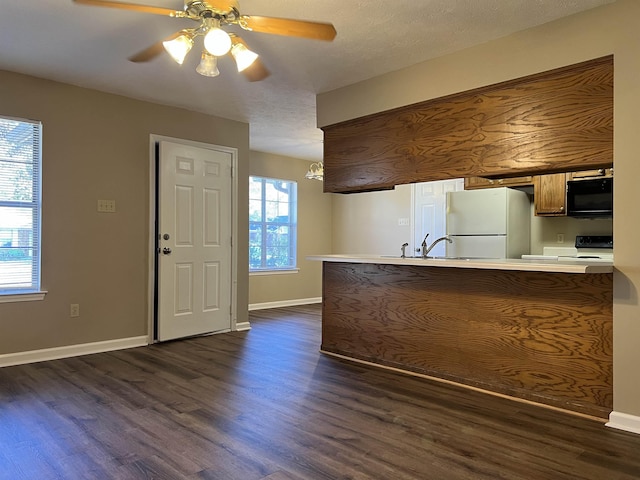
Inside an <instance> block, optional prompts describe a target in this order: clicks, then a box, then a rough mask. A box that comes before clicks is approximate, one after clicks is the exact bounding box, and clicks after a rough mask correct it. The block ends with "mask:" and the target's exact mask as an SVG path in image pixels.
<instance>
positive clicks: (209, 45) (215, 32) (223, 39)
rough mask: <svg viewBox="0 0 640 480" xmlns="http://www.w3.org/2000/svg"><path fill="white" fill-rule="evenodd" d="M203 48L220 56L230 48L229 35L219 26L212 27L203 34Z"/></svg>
mask: <svg viewBox="0 0 640 480" xmlns="http://www.w3.org/2000/svg"><path fill="white" fill-rule="evenodd" d="M204 48H206V49H207V51H208V52H209V53H210V54H211V55H215V56H216V57H221V56H222V55H225V54H226V53H227V52H228V51H229V49H230V48H231V37H230V36H229V34H228V33H227V32H225V31H224V30H222V29H221V28H217V27H214V28H212V29H210V30H209V31H208V32H207V34H206V35H205V36H204Z"/></svg>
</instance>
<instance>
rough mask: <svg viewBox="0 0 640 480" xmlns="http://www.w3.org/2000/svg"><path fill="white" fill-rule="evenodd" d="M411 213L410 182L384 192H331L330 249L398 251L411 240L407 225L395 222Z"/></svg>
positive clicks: (375, 252)
mask: <svg viewBox="0 0 640 480" xmlns="http://www.w3.org/2000/svg"><path fill="white" fill-rule="evenodd" d="M412 215H413V213H412V206H411V186H410V185H398V186H397V187H396V188H395V189H394V190H387V191H384V192H366V193H357V194H350V195H344V194H334V195H333V219H332V224H333V253H356V254H374V255H400V253H401V251H400V246H401V245H402V244H403V243H405V242H408V243H409V244H412V243H413V242H412V238H411V230H410V229H409V226H399V225H398V219H399V218H411V216H412ZM407 255H409V251H408V250H407Z"/></svg>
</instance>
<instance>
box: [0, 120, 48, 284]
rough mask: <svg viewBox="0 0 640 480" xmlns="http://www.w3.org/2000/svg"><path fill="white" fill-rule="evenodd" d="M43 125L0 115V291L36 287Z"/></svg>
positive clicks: (38, 264) (38, 267)
mask: <svg viewBox="0 0 640 480" xmlns="http://www.w3.org/2000/svg"><path fill="white" fill-rule="evenodd" d="M41 139H42V124H41V123H40V122H34V121H31V120H22V119H16V118H8V117H0V295H12V294H20V293H30V292H38V291H39V290H40V211H41V200H40V196H41V195H40V192H41V188H40V178H41V173H40V165H41V151H42V149H41Z"/></svg>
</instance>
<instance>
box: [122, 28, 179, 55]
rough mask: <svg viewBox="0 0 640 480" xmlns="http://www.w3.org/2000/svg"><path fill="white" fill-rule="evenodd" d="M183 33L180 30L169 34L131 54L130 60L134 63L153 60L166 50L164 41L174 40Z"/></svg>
mask: <svg viewBox="0 0 640 480" xmlns="http://www.w3.org/2000/svg"><path fill="white" fill-rule="evenodd" d="M182 33H183V30H179V31H177V32H175V33H173V34H171V35H169V36H168V37H167V38H163V39H162V40H160V41H159V42H156V43H154V44H153V45H151V46H150V47H147V48H145V49H144V50H140V51H139V52H138V53H135V54H133V55H131V56H130V57H129V61H130V62H134V63H142V62H148V61H149V60H153V59H154V58H156V57H157V56H158V55H160V54H161V53H162V52H164V45H162V42H168V41H170V40H173V39H174V38H177V37H179V36H180V35H182Z"/></svg>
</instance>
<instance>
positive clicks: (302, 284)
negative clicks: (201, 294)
mask: <svg viewBox="0 0 640 480" xmlns="http://www.w3.org/2000/svg"><path fill="white" fill-rule="evenodd" d="M308 169H309V162H308V161H305V160H300V159H295V158H290V157H282V156H278V155H272V154H268V153H263V152H254V151H252V152H251V161H250V165H249V172H250V174H251V175H257V176H262V177H269V178H279V179H282V180H292V181H295V182H298V259H297V262H298V267H299V271H298V273H281V274H270V275H251V276H250V277H249V305H250V306H257V304H268V303H274V304H276V303H278V302H284V303H286V302H287V301H295V300H304V299H315V298H319V297H321V296H322V263H321V262H313V261H309V260H306V257H307V256H308V255H318V254H327V253H331V197H332V195H331V194H328V193H327V194H325V193H322V182H318V181H317V180H307V179H306V178H304V175H305V173H307V170H308Z"/></svg>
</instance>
